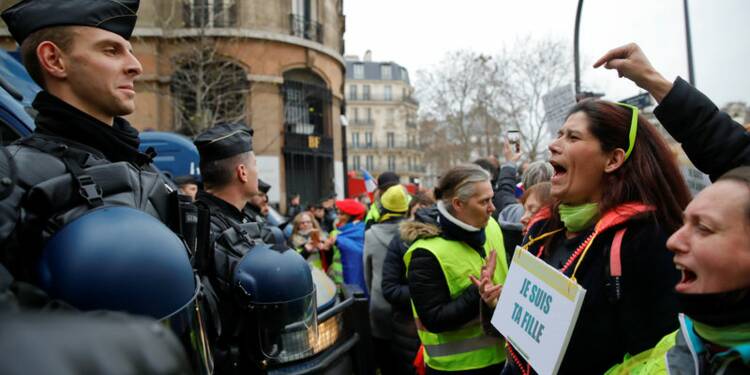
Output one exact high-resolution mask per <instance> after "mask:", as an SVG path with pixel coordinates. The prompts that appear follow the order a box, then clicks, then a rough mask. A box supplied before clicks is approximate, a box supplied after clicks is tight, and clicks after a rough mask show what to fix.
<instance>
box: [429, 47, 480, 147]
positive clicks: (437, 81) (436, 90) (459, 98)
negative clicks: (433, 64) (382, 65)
mask: <svg viewBox="0 0 750 375" xmlns="http://www.w3.org/2000/svg"><path fill="white" fill-rule="evenodd" d="M484 59H487V57H485V56H483V55H480V54H477V53H474V52H470V51H455V52H451V53H449V54H447V55H446V57H445V58H444V59H443V60H442V61H441V62H440V63H439V65H438V68H436V69H433V70H430V71H420V72H418V73H417V74H418V75H419V76H420V78H419V80H418V81H417V83H418V86H417V92H418V95H419V97H420V102H421V103H423V106H422V108H421V109H422V111H423V114H424V115H426V116H429V117H432V118H435V119H436V120H437V122H438V123H439V124H441V125H442V126H443V127H445V129H446V135H447V137H449V138H450V139H451V140H454V141H455V142H456V143H457V144H459V145H460V146H462V147H461V148H460V149H459V156H460V157H461V158H462V159H463V160H468V159H469V157H470V155H471V149H472V147H473V145H472V136H474V135H475V131H474V129H472V128H473V125H474V124H473V122H472V121H470V112H471V111H472V109H473V107H474V106H475V103H476V100H477V96H478V95H479V88H480V85H478V83H479V82H481V81H482V71H481V64H482V63H481V61H482V60H484Z"/></svg>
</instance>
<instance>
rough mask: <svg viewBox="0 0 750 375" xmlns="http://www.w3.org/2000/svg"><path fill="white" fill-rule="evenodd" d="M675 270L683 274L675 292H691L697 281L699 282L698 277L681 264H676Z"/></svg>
mask: <svg viewBox="0 0 750 375" xmlns="http://www.w3.org/2000/svg"><path fill="white" fill-rule="evenodd" d="M675 268H677V269H678V270H679V271H680V272H681V273H682V278H681V279H680V282H678V283H677V285H676V286H675V290H676V291H678V292H683V293H684V292H687V291H689V289H690V288H691V287H692V286H693V284H694V283H695V282H696V280H698V275H697V274H696V273H695V272H693V271H692V270H691V269H689V268H687V267H685V266H683V265H681V264H675Z"/></svg>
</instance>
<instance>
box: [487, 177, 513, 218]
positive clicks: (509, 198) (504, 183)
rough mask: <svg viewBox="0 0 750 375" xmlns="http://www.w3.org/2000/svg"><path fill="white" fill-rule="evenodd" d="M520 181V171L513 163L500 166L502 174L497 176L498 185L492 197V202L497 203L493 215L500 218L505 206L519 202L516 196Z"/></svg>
mask: <svg viewBox="0 0 750 375" xmlns="http://www.w3.org/2000/svg"><path fill="white" fill-rule="evenodd" d="M517 183H518V171H517V169H516V167H515V166H514V165H512V164H507V163H506V164H503V165H502V166H501V167H500V174H498V177H497V186H496V188H495V196H494V197H493V198H492V204H494V205H495V212H493V213H492V217H494V218H495V220H498V216H499V215H500V211H502V210H503V208H505V207H507V206H509V205H511V204H513V203H518V199H517V198H516V184H517Z"/></svg>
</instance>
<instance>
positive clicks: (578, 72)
mask: <svg viewBox="0 0 750 375" xmlns="http://www.w3.org/2000/svg"><path fill="white" fill-rule="evenodd" d="M685 1H687V0H685ZM581 9H583V0H578V10H577V11H576V30H575V36H574V37H573V60H574V61H573V63H574V64H575V80H576V96H578V95H579V94H580V93H581V63H580V57H579V55H578V31H579V30H580V28H581Z"/></svg>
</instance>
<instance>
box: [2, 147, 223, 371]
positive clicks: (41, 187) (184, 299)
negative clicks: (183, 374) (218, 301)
mask: <svg viewBox="0 0 750 375" xmlns="http://www.w3.org/2000/svg"><path fill="white" fill-rule="evenodd" d="M69 144H70V145H69ZM89 150H90V149H89V148H88V147H86V146H83V145H78V144H74V143H73V142H71V141H69V140H64V139H58V138H56V137H49V136H42V135H37V134H35V135H33V136H31V137H29V138H24V139H22V140H20V141H19V142H18V143H17V144H14V145H11V146H9V147H8V151H9V153H10V154H11V155H12V157H13V159H14V161H15V163H16V165H17V166H18V176H17V186H18V187H19V188H20V190H22V191H24V192H25V194H24V197H23V203H22V204H23V206H22V208H23V210H22V213H21V215H20V216H21V218H20V220H19V224H18V226H17V231H16V232H17V233H16V234H15V235H16V236H17V238H15V239H14V240H12V241H10V242H9V248H6V249H4V250H5V251H4V252H3V253H2V256H3V259H2V261H3V263H5V264H6V265H8V266H9V268H10V269H11V271H12V272H13V273H14V274H15V275H16V278H17V279H18V280H19V281H30V282H31V283H33V284H35V285H39V286H40V287H41V288H42V289H43V290H44V291H45V292H46V293H48V294H49V296H50V297H51V298H53V299H57V300H60V301H62V302H64V303H66V304H68V305H70V306H72V307H74V308H76V309H80V310H97V309H104V310H116V311H125V312H128V313H132V314H140V315H148V316H152V317H154V318H156V319H159V320H161V321H162V322H163V323H164V324H166V325H168V326H169V327H170V328H172V329H173V330H174V331H175V333H176V334H177V335H178V336H180V337H181V338H182V339H183V344H184V345H185V349H186V350H187V351H188V354H189V356H191V357H192V358H191V360H192V362H193V365H194V370H195V371H196V372H197V373H199V374H209V373H211V372H212V371H213V363H212V358H211V356H210V355H211V353H210V349H209V348H208V347H207V339H205V340H204V339H201V338H202V337H205V334H204V333H203V332H202V331H203V330H204V329H203V325H204V324H205V323H204V322H203V320H204V317H203V316H202V313H201V307H200V304H201V301H200V298H199V297H200V291H201V284H200V282H199V280H197V279H195V278H193V276H192V274H193V271H192V266H191V264H190V256H191V254H189V252H188V248H187V247H186V245H185V241H184V239H181V238H179V237H178V236H177V235H175V234H174V233H173V232H172V230H170V228H168V227H167V226H165V225H164V224H163V223H165V222H166V223H169V222H170V221H175V220H176V219H175V217H176V216H178V215H176V213H173V212H170V210H172V209H174V207H173V206H174V205H175V203H174V202H175V201H176V199H175V198H176V193H172V191H173V190H172V189H171V187H170V186H169V185H168V183H167V181H166V179H165V178H164V177H163V176H161V175H160V174H159V172H158V171H156V170H155V169H154V168H152V167H151V166H150V164H148V163H147V164H145V165H143V166H140V167H136V166H134V165H132V164H130V163H127V162H116V163H111V162H109V161H108V160H106V159H105V158H104V157H102V156H99V155H98V153H96V152H95V150H91V151H89ZM32 165H33V168H31V167H30V166H32ZM174 190H176V189H174ZM123 239H125V241H123ZM144 265H147V266H144ZM165 280H171V281H172V282H171V283H169V282H164V281H165ZM176 286H179V287H180V288H181V290H183V291H184V293H176V292H175V293H174V295H172V296H171V298H164V297H163V295H164V293H166V291H165V290H164V288H167V287H168V288H169V289H170V290H173V289H174V288H175V287H176ZM167 294H169V293H167ZM188 295H189V296H188ZM178 305H179V307H177V306H178Z"/></svg>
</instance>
